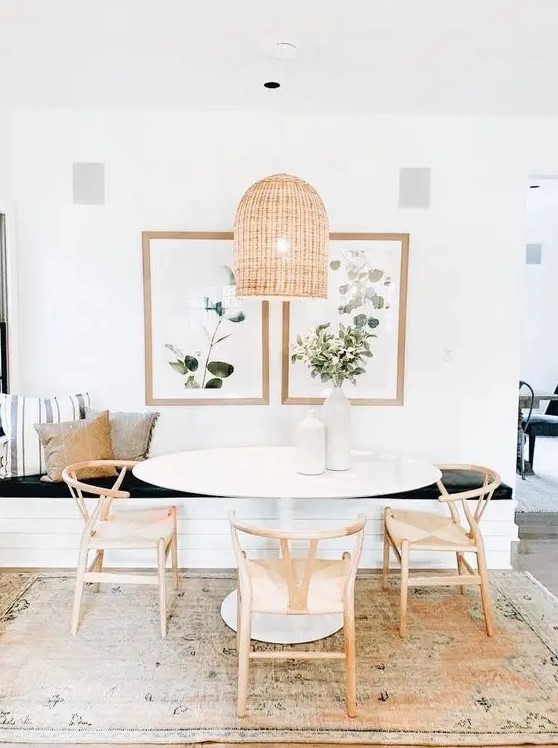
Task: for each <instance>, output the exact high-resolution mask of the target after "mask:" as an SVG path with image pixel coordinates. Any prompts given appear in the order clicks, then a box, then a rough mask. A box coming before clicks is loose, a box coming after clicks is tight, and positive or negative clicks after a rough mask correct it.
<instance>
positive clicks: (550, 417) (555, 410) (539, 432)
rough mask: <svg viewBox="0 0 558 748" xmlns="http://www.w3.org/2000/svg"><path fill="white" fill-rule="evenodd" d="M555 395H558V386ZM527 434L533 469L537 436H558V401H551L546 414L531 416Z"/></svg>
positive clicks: (530, 461) (530, 462) (526, 430)
mask: <svg viewBox="0 0 558 748" xmlns="http://www.w3.org/2000/svg"><path fill="white" fill-rule="evenodd" d="M554 394H555V395H558V386H557V387H556V389H555V390H554ZM525 433H526V434H527V436H528V437H529V464H530V465H531V469H533V461H534V459H535V440H536V438H537V436H558V400H550V402H549V403H548V405H547V408H546V410H545V412H544V414H541V415H537V414H536V413H535V414H533V415H531V418H530V419H529V423H528V425H527V428H526V429H525Z"/></svg>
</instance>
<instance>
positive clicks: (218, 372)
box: [207, 361, 234, 379]
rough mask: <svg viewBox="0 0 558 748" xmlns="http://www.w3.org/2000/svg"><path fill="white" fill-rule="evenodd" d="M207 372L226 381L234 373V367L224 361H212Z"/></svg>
mask: <svg viewBox="0 0 558 748" xmlns="http://www.w3.org/2000/svg"><path fill="white" fill-rule="evenodd" d="M207 370H208V371H209V373H210V374H213V376H215V377H221V379H226V378H227V377H230V375H231V374H232V373H233V371H234V366H233V365H232V364H226V363H225V362H224V361H210V362H209V363H208V364H207Z"/></svg>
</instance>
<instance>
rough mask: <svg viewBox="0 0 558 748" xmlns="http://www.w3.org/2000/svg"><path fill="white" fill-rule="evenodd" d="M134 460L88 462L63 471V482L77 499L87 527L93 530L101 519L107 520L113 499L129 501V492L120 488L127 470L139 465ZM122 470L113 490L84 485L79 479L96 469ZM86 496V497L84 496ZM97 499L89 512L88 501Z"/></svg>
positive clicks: (112, 487) (71, 466) (90, 484)
mask: <svg viewBox="0 0 558 748" xmlns="http://www.w3.org/2000/svg"><path fill="white" fill-rule="evenodd" d="M137 464H138V463H137V461H134V460H86V461H85V462H74V463H73V465H68V467H67V468H64V470H63V471H62V480H63V481H64V482H65V483H66V485H67V486H68V488H69V489H70V493H71V495H72V496H73V498H74V499H75V501H76V503H77V505H78V509H79V511H80V514H81V516H82V517H83V520H84V522H85V524H86V527H88V528H89V529H92V528H93V526H94V525H95V523H96V522H97V520H98V519H99V518H101V519H106V518H107V517H108V513H109V510H110V505H111V504H112V502H113V499H129V498H130V494H129V493H128V492H127V491H121V490H120V486H121V485H122V481H123V480H124V476H125V475H126V470H128V469H131V468H133V467H134V465H137ZM110 467H113V468H120V472H119V473H118V475H117V477H116V480H115V481H114V484H113V485H112V486H111V488H103V487H102V486H96V485H95V484H92V483H84V482H83V480H80V479H79V473H80V472H83V471H84V470H91V469H94V468H110ZM84 494H85V495H84ZM88 498H89V499H90V498H96V499H97V503H96V504H95V507H94V509H93V510H92V511H90V510H89V508H88V506H87V503H86V499H88Z"/></svg>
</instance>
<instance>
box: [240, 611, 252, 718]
mask: <svg viewBox="0 0 558 748" xmlns="http://www.w3.org/2000/svg"><path fill="white" fill-rule="evenodd" d="M250 624H251V614H250V610H249V609H248V608H247V606H246V605H242V606H241V608H240V625H239V627H238V631H239V637H238V641H239V646H238V702H237V714H238V716H239V717H244V716H245V715H246V704H247V701H248V666H249V664H250Z"/></svg>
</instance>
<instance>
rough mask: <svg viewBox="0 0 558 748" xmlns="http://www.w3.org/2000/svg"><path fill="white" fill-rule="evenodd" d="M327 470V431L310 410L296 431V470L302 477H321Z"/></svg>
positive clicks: (313, 411) (314, 412)
mask: <svg viewBox="0 0 558 748" xmlns="http://www.w3.org/2000/svg"><path fill="white" fill-rule="evenodd" d="M325 469H326V430H325V426H324V424H323V423H322V422H321V421H320V419H319V418H318V417H317V416H316V411H315V410H310V411H308V413H307V414H306V415H305V416H304V418H303V419H302V421H300V422H299V423H298V424H297V426H296V430H295V470H296V472H297V473H301V474H302V475H319V474H320V473H323V472H324V471H325Z"/></svg>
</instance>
